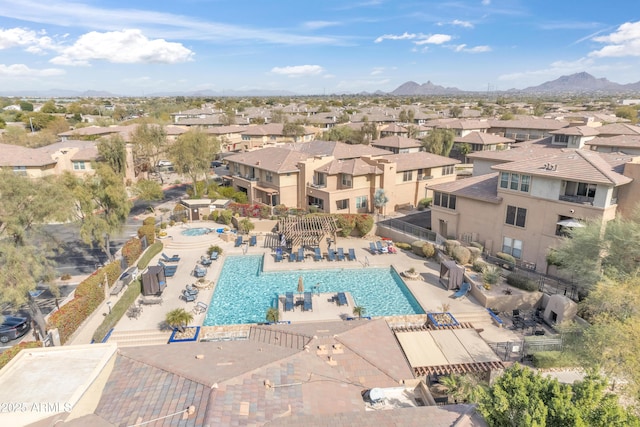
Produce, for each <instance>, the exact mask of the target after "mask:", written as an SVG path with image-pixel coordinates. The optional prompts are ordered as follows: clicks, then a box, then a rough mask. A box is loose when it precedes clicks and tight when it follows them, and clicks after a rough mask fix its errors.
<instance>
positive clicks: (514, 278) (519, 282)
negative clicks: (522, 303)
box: [507, 273, 538, 292]
mask: <svg viewBox="0 0 640 427" xmlns="http://www.w3.org/2000/svg"><path fill="white" fill-rule="evenodd" d="M507 283H508V284H510V285H511V286H513V287H514V288H518V289H522V290H525V291H530V292H531V291H537V290H538V286H537V285H536V284H535V282H534V281H533V280H531V279H529V278H528V277H527V276H525V275H524V274H520V273H511V274H509V275H508V276H507Z"/></svg>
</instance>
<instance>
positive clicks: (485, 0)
mask: <svg viewBox="0 0 640 427" xmlns="http://www.w3.org/2000/svg"><path fill="white" fill-rule="evenodd" d="M482 4H483V5H484V6H489V5H490V4H491V0H482Z"/></svg>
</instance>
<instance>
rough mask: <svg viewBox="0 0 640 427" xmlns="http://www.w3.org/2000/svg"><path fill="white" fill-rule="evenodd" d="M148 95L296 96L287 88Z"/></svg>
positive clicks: (150, 95)
mask: <svg viewBox="0 0 640 427" xmlns="http://www.w3.org/2000/svg"><path fill="white" fill-rule="evenodd" d="M146 96H149V97H163V96H197V97H207V96H209V97H224V96H230V97H243V96H249V97H250V96H298V94H297V93H295V92H291V91H288V90H268V89H253V90H224V91H214V90H210V89H204V90H197V91H184V92H155V93H150V94H147V95H146Z"/></svg>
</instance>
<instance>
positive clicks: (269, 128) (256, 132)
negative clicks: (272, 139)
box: [242, 123, 284, 136]
mask: <svg viewBox="0 0 640 427" xmlns="http://www.w3.org/2000/svg"><path fill="white" fill-rule="evenodd" d="M283 128H284V124H282V123H269V124H266V125H255V126H247V128H246V129H245V130H244V132H242V133H243V134H244V135H250V136H270V135H282V130H283Z"/></svg>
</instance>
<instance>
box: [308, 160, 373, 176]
mask: <svg viewBox="0 0 640 427" xmlns="http://www.w3.org/2000/svg"><path fill="white" fill-rule="evenodd" d="M316 171H318V172H324V173H327V174H329V175H336V174H339V173H344V174H349V175H353V176H360V175H369V174H381V173H382V169H380V168H379V167H377V166H374V165H370V164H369V163H367V162H365V161H364V160H362V159H346V160H334V161H332V162H329V163H328V164H326V165H323V166H321V167H319V168H318V169H316Z"/></svg>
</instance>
